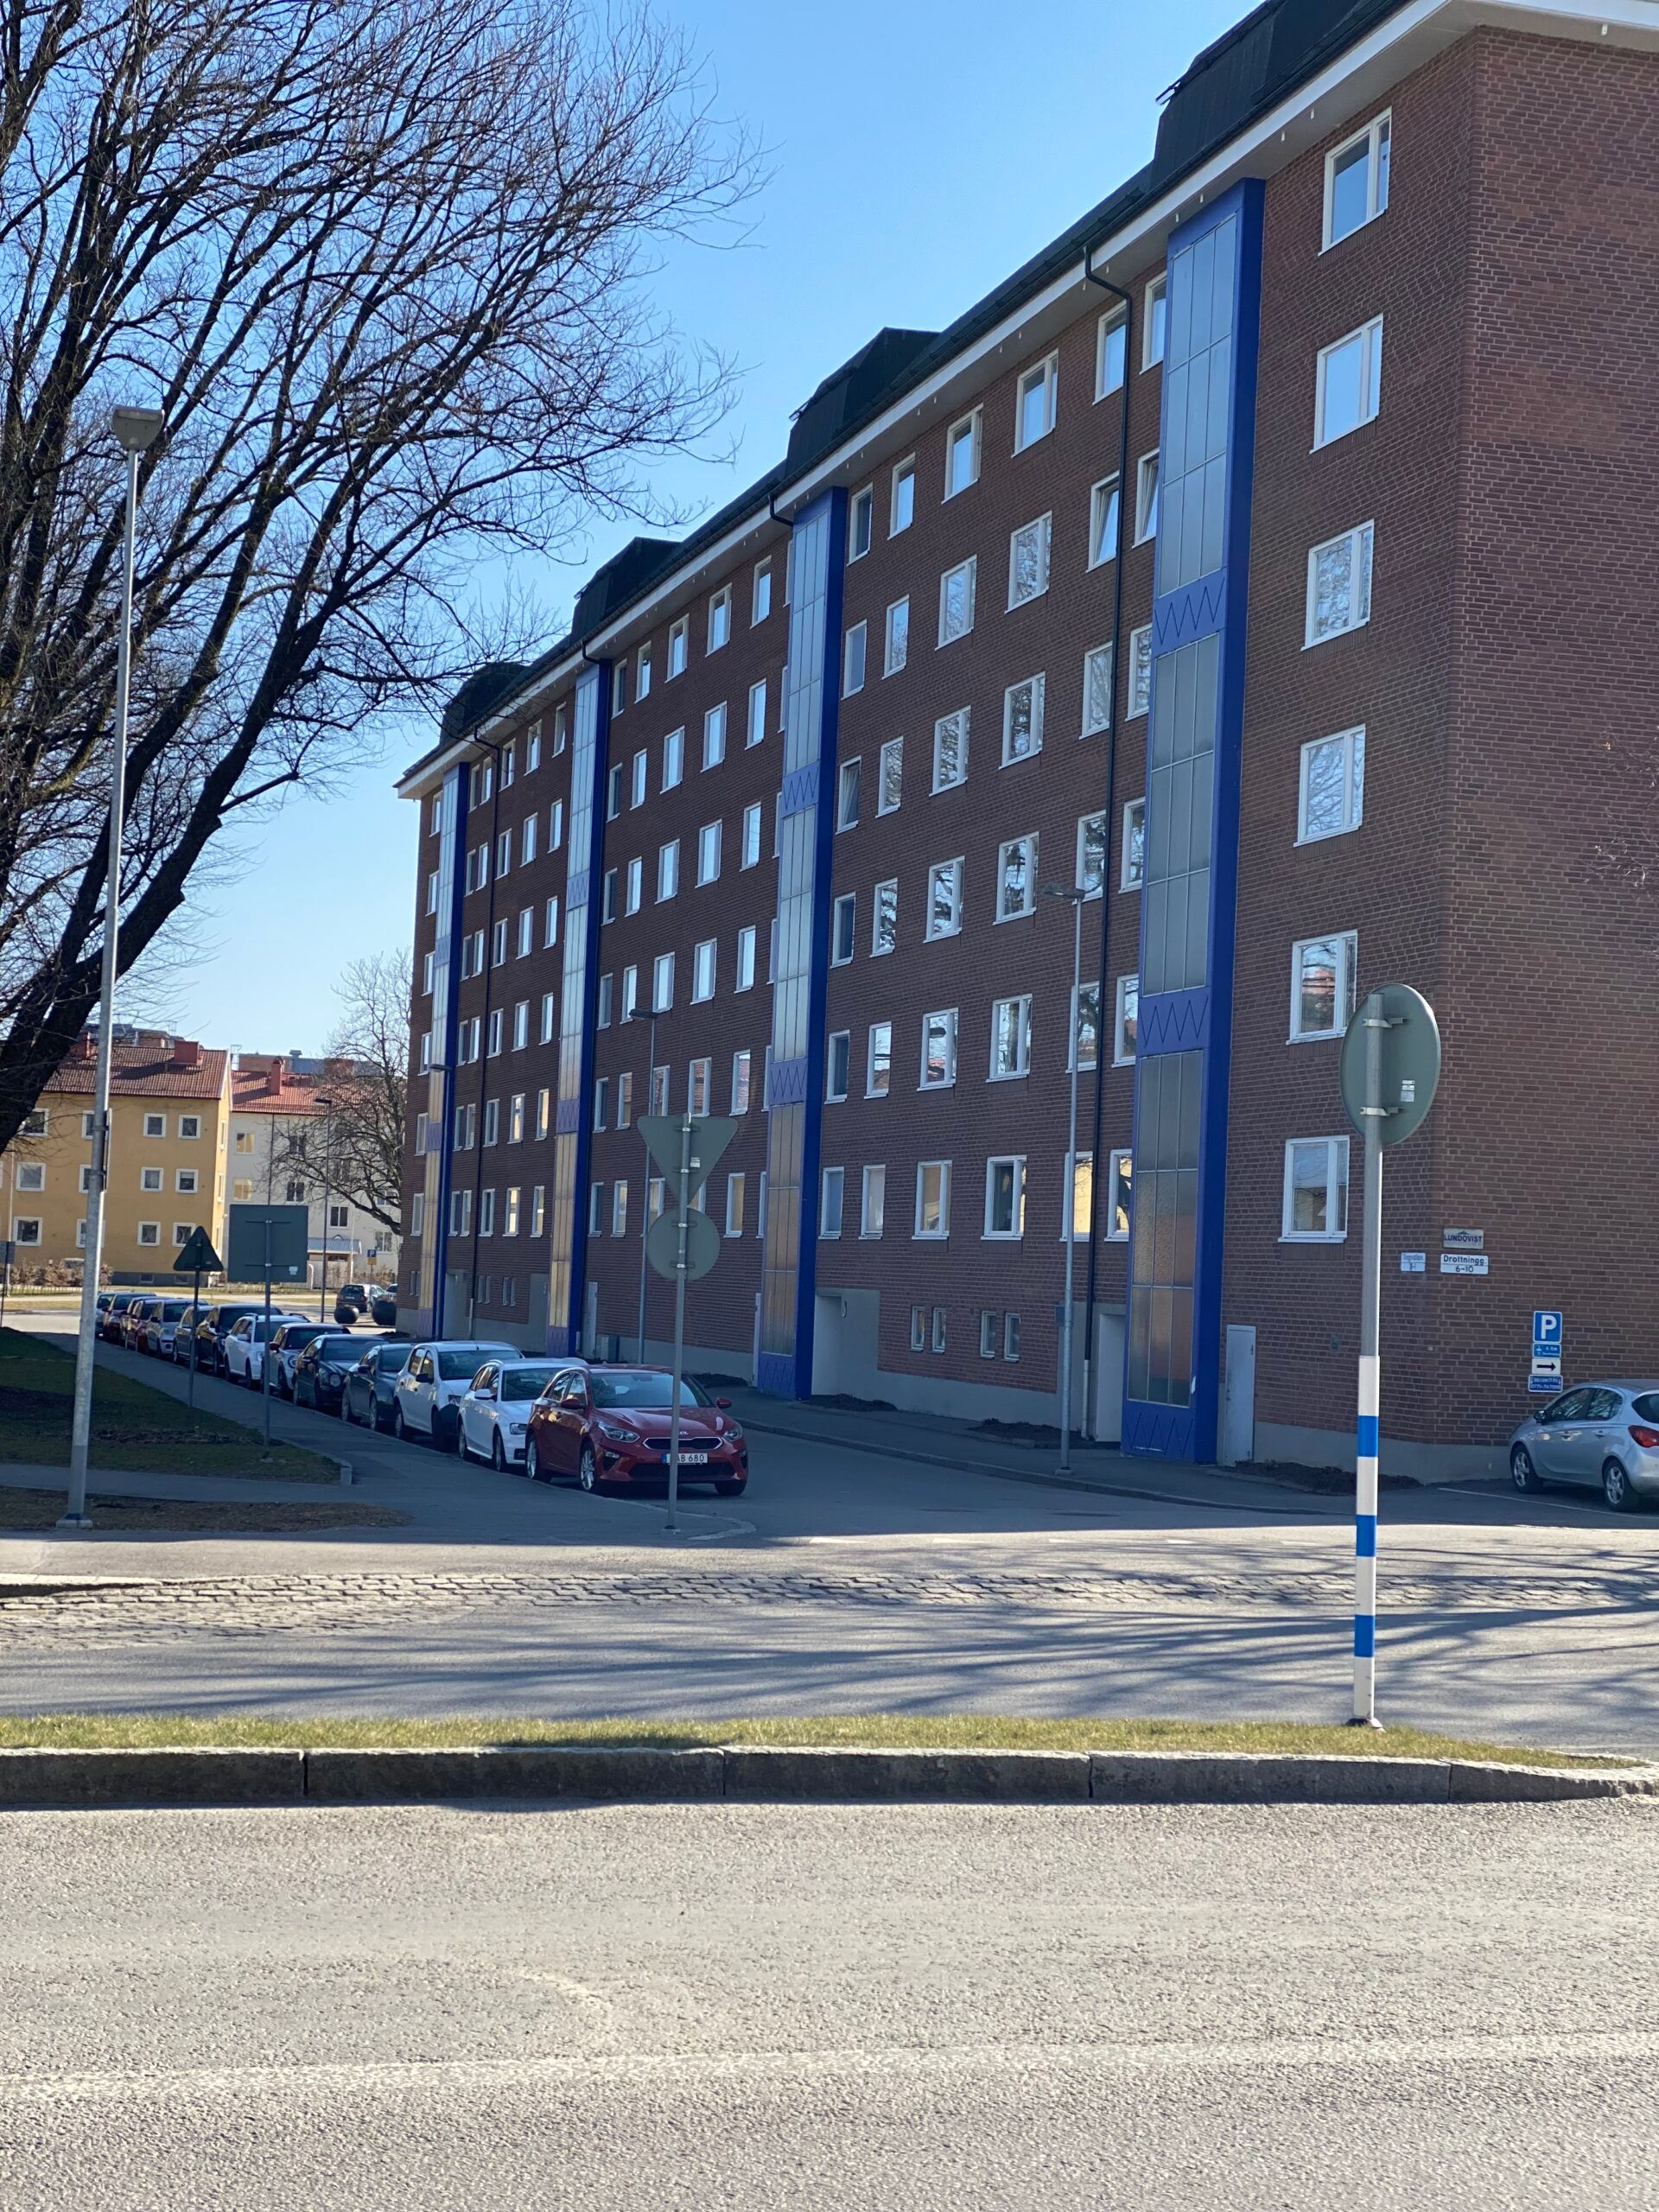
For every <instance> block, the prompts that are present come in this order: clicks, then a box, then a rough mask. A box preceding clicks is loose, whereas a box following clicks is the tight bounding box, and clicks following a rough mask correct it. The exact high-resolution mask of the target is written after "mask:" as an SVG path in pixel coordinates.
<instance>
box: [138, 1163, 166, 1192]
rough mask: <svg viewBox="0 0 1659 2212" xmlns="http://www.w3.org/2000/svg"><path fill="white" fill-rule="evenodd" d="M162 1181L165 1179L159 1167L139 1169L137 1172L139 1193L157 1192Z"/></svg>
mask: <svg viewBox="0 0 1659 2212" xmlns="http://www.w3.org/2000/svg"><path fill="white" fill-rule="evenodd" d="M164 1180H165V1177H164V1176H163V1173H162V1170H161V1169H160V1168H159V1167H141V1168H140V1169H139V1170H138V1187H139V1189H140V1190H141V1191H159V1190H160V1189H161V1187H162V1183H163V1181H164Z"/></svg>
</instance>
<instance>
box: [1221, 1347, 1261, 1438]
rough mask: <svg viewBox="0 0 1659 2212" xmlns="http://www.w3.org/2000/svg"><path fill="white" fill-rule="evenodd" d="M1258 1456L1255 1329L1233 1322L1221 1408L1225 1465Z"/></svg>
mask: <svg viewBox="0 0 1659 2212" xmlns="http://www.w3.org/2000/svg"><path fill="white" fill-rule="evenodd" d="M1251 1459H1255V1329H1254V1328H1243V1327H1241V1326H1239V1325H1236V1324H1230V1325H1229V1327H1228V1331H1227V1383H1226V1395H1225V1396H1224V1398H1223V1400H1222V1408H1221V1464H1222V1465H1223V1466H1224V1467H1242V1466H1244V1465H1247V1464H1248V1463H1249V1461H1250V1460H1251Z"/></svg>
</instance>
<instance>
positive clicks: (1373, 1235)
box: [1354, 991, 1389, 1728]
mask: <svg viewBox="0 0 1659 2212" xmlns="http://www.w3.org/2000/svg"><path fill="white" fill-rule="evenodd" d="M1360 1019H1361V1020H1362V1021H1363V1024H1364V1030H1365V1105H1364V1110H1363V1116H1362V1119H1363V1122H1364V1128H1365V1196H1364V1222H1363V1240H1362V1246H1361V1253H1360V1269H1361V1276H1360V1289H1359V1426H1358V1432H1357V1437H1356V1440H1355V1441H1356V1446H1357V1451H1356V1457H1355V1463H1354V1726H1356V1727H1357V1728H1375V1727H1376V1726H1377V1719H1376V1463H1377V1446H1378V1441H1379V1435H1378V1427H1377V1422H1378V1416H1379V1414H1380V1413H1381V1411H1382V1361H1381V1357H1380V1356H1379V1351H1378V1341H1379V1332H1380V1313H1379V1309H1380V1307H1381V1305H1382V1300H1383V1116H1384V1115H1385V1114H1386V1112H1387V1110H1388V1109H1387V1108H1386V1107H1385V1106H1384V1105H1383V1032H1384V1031H1385V1030H1386V1029H1387V1027H1388V1026H1389V1025H1388V1021H1387V1020H1386V1018H1385V1017H1384V1014H1383V999H1382V995H1381V994H1380V993H1378V992H1376V991H1373V992H1372V994H1371V995H1370V997H1369V998H1368V999H1367V1000H1366V1001H1365V1005H1364V1008H1363V1012H1362V1014H1361V1016H1360Z"/></svg>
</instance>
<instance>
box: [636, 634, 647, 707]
mask: <svg viewBox="0 0 1659 2212" xmlns="http://www.w3.org/2000/svg"><path fill="white" fill-rule="evenodd" d="M633 696H634V697H635V698H636V699H640V700H644V699H649V698H650V696H651V647H650V646H649V645H641V646H640V648H639V652H637V653H636V654H635V655H634V661H633Z"/></svg>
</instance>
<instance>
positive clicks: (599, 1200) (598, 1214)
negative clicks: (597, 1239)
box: [478, 1183, 605, 1236]
mask: <svg viewBox="0 0 1659 2212" xmlns="http://www.w3.org/2000/svg"><path fill="white" fill-rule="evenodd" d="M478 1229H479V1234H480V1236H482V1235H483V1233H484V1211H483V1204H482V1201H481V1200H480V1205H479V1220H478ZM604 1233H605V1185H603V1184H602V1183H590V1184H589V1185H588V1235H589V1236H603V1235H604Z"/></svg>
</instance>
